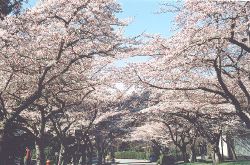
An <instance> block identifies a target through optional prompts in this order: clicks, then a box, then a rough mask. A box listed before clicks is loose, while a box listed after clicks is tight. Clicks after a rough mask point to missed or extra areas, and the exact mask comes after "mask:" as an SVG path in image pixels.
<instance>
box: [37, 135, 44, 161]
mask: <svg viewBox="0 0 250 165" xmlns="http://www.w3.org/2000/svg"><path fill="white" fill-rule="evenodd" d="M35 147H36V165H44V164H45V153H44V148H45V146H44V144H43V142H42V140H41V139H39V140H37V141H36V144H35Z"/></svg>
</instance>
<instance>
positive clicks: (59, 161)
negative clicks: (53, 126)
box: [57, 144, 65, 165]
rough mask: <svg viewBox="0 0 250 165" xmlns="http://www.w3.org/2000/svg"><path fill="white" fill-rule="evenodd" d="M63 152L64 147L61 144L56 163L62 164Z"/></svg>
mask: <svg viewBox="0 0 250 165" xmlns="http://www.w3.org/2000/svg"><path fill="white" fill-rule="evenodd" d="M64 154H65V147H64V145H63V144H61V146H60V151H59V155H58V162H57V165H64Z"/></svg>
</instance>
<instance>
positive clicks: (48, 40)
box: [0, 0, 128, 164]
mask: <svg viewBox="0 0 250 165" xmlns="http://www.w3.org/2000/svg"><path fill="white" fill-rule="evenodd" d="M119 11H120V7H119V5H118V4H117V3H116V2H114V1H112V0H105V1H89V0H86V1H82V0H81V1H80V0H79V1H67V0H62V1H59V2H58V1H54V0H46V1H43V2H42V3H40V4H39V5H37V6H36V7H34V8H32V9H30V10H27V11H26V12H25V13H23V14H20V15H19V16H17V17H14V16H11V15H10V16H7V17H5V19H4V20H3V21H1V23H0V34H1V37H0V48H1V54H0V58H1V64H0V75H1V80H2V83H1V86H0V89H1V92H0V98H1V99H0V100H1V112H0V115H1V122H0V135H1V138H0V139H1V142H0V146H1V147H0V155H1V158H0V161H1V164H6V161H7V160H6V158H7V156H6V155H4V153H3V151H4V150H5V148H6V147H7V146H6V142H5V141H6V138H7V137H6V133H7V132H8V125H10V124H11V123H13V122H14V121H15V120H16V119H17V117H18V116H19V115H20V114H21V113H22V112H23V111H25V110H27V109H29V108H31V107H32V106H33V105H34V104H40V103H43V102H46V99H47V97H51V96H53V94H57V95H56V96H57V98H58V99H62V98H63V97H66V96H69V95H63V93H64V92H65V91H64V90H70V91H71V96H70V97H71V98H72V99H74V97H72V96H73V94H74V89H76V88H77V89H79V88H80V87H81V85H82V83H84V82H83V81H84V80H86V78H89V77H91V75H92V73H93V70H92V71H91V72H88V71H87V70H88V68H91V67H92V65H91V64H92V61H99V62H101V61H102V60H104V57H107V59H108V56H110V57H114V56H116V55H119V54H121V53H124V52H126V51H127V49H128V44H127V45H126V44H125V43H126V41H127V40H125V39H124V38H123V37H122V33H121V31H120V30H119V28H117V27H115V26H120V27H123V26H125V25H126V23H124V22H122V21H120V20H118V19H117V18H116V17H115V15H114V13H116V12H119ZM85 71H86V72H85ZM90 73H91V74H90ZM69 80H72V81H69ZM87 84H88V86H87V88H91V82H88V83H87ZM65 86H67V87H68V88H67V89H63V88H64V87H65ZM69 87H70V88H69ZM83 87H86V83H85V85H84V86H83ZM52 91H53V92H52ZM86 91H88V90H86ZM84 94H85V92H83V93H82V95H84ZM75 96H76V95H75ZM76 97H77V96H76ZM78 97H79V96H78ZM36 110H37V109H35V111H36ZM7 164H8V163H7Z"/></svg>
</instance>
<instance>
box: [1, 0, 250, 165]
mask: <svg viewBox="0 0 250 165" xmlns="http://www.w3.org/2000/svg"><path fill="white" fill-rule="evenodd" d="M20 2H22V1H20ZM20 2H19V1H13V2H12V1H3V2H2V1H1V3H4V5H6V4H8V7H9V11H8V12H6V11H4V10H3V9H5V8H4V6H3V5H2V4H1V11H0V12H1V19H2V20H1V22H0V34H1V35H0V49H1V51H0V76H1V83H0V118H1V120H0V164H3V165H7V164H11V163H10V159H9V156H10V152H6V151H10V149H9V144H10V141H9V139H10V138H9V137H10V134H13V132H12V131H11V130H13V128H14V129H15V130H19V131H20V130H22V131H21V133H24V132H25V133H28V134H29V136H30V137H32V139H33V142H34V145H35V148H36V155H37V156H36V159H37V164H44V163H45V154H44V151H45V148H46V146H47V143H46V139H48V138H47V137H48V136H47V135H51V137H52V139H53V138H55V139H57V145H58V146H59V147H58V149H57V152H59V160H58V164H65V163H68V162H69V161H71V160H73V163H74V164H78V163H79V162H81V163H82V164H91V162H92V158H93V156H94V151H97V157H98V164H102V163H103V161H104V157H105V156H106V155H107V152H109V151H113V147H114V144H115V139H118V138H123V137H124V135H126V134H127V133H128V132H129V131H131V129H133V128H134V130H132V135H133V136H134V138H135V139H138V138H139V139H142V140H148V141H152V142H153V143H154V144H155V145H159V146H169V144H170V143H172V142H173V143H174V144H175V146H176V147H177V148H179V150H180V151H181V152H182V156H183V160H184V161H185V162H187V161H188V155H187V152H188V150H190V152H191V153H192V160H193V161H195V160H196V156H195V155H196V149H195V147H196V146H197V142H198V141H201V139H202V140H205V141H206V142H208V143H210V145H211V148H212V151H213V153H214V154H213V156H212V157H213V160H214V164H216V163H218V162H221V161H223V156H222V155H221V154H220V152H219V140H220V138H221V137H222V136H221V135H222V133H225V134H227V135H228V136H232V135H235V134H238V133H240V132H242V131H245V130H246V129H249V128H250V117H249V116H250V115H249V113H250V112H249V107H250V94H249V72H250V70H249V60H250V59H249V53H250V31H249V30H250V28H249V24H250V23H249V16H250V11H249V8H250V6H249V5H250V3H249V2H216V1H209V2H205V1H187V2H181V3H179V4H174V5H172V4H163V8H162V11H163V12H169V11H171V12H177V14H176V15H177V16H176V28H177V31H176V32H175V34H174V35H173V36H172V37H171V38H168V39H165V38H163V37H160V36H152V35H147V36H146V37H145V38H143V37H142V38H141V39H142V40H141V41H142V42H138V40H137V41H136V38H134V39H127V38H124V37H123V36H122V30H123V27H124V26H126V25H127V23H126V22H124V21H120V20H119V19H117V18H116V17H115V14H116V13H117V12H120V11H121V8H120V6H119V4H117V3H116V2H115V1H114V0H103V1H100V0H75V1H68V0H60V1H56V0H44V1H42V2H41V3H40V4H38V5H37V6H36V7H34V8H32V9H29V10H26V11H25V12H23V13H20V14H19V15H16V16H15V15H13V14H11V15H8V14H9V13H11V9H13V7H12V6H11V4H13V5H14V4H20ZM15 6H16V5H15ZM19 7H20V6H17V8H16V9H19ZM14 9H15V8H14ZM18 11H19V10H18ZM17 13H18V12H17ZM7 15H8V16H7ZM134 55H146V56H151V57H152V58H151V60H150V61H148V62H146V63H140V64H132V65H129V67H126V68H117V67H114V66H113V65H112V62H113V61H114V60H115V59H117V58H122V57H130V56H134ZM120 71H121V72H120ZM117 72H118V73H119V74H117ZM121 81H123V84H124V86H128V88H127V89H129V87H131V86H133V87H134V88H135V89H136V90H135V92H138V93H142V94H141V95H140V97H139V99H138V97H131V98H129V99H127V98H128V97H127V94H128V93H126V94H124V93H122V92H121V91H119V90H117V89H115V86H116V85H117V83H118V82H121ZM145 91H150V92H145ZM149 93H150V95H149ZM141 109H143V110H142V111H141ZM137 112H138V113H137ZM135 119H136V120H135ZM136 126H140V127H136ZM75 130H77V131H75ZM228 144H231V143H230V142H228ZM231 146H232V145H231ZM160 148H161V147H160ZM162 149H163V150H164V151H163V152H165V151H166V148H165V147H162ZM231 150H232V153H234V148H233V146H232V147H231ZM111 155H113V153H112V154H111ZM233 157H234V158H236V155H235V153H234V156H233Z"/></svg>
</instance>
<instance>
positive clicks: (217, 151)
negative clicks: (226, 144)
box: [212, 145, 222, 165]
mask: <svg viewBox="0 0 250 165" xmlns="http://www.w3.org/2000/svg"><path fill="white" fill-rule="evenodd" d="M212 159H213V165H217V164H219V163H221V162H222V157H221V154H220V149H219V146H218V145H214V146H213V155H212Z"/></svg>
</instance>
